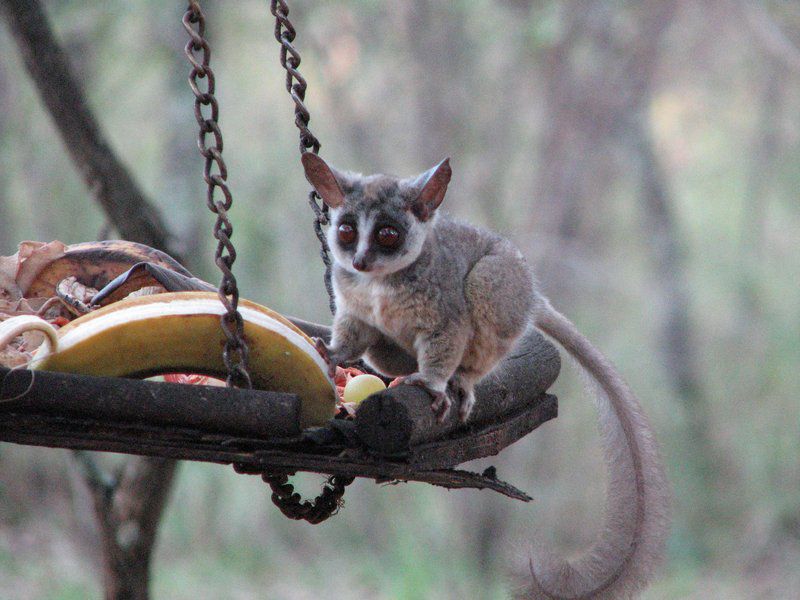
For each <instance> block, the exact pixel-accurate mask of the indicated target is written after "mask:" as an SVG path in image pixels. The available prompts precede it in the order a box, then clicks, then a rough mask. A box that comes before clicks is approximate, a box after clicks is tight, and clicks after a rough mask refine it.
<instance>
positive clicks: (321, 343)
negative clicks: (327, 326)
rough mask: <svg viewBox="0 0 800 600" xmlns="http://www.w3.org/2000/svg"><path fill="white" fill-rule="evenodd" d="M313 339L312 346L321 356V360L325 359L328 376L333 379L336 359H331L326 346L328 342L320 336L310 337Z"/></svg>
mask: <svg viewBox="0 0 800 600" xmlns="http://www.w3.org/2000/svg"><path fill="white" fill-rule="evenodd" d="M312 339H313V341H314V347H315V348H316V349H317V352H319V355H320V356H321V357H322V360H324V361H325V364H326V365H328V376H329V377H330V378H331V379H333V378H334V377H336V361H334V360H332V358H331V353H330V348H328V344H326V343H325V340H323V339H322V338H318V337H315V338H312Z"/></svg>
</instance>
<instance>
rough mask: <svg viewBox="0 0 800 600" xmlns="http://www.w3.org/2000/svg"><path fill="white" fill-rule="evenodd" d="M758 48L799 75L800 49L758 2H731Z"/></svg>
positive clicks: (742, 0) (737, 0)
mask: <svg viewBox="0 0 800 600" xmlns="http://www.w3.org/2000/svg"><path fill="white" fill-rule="evenodd" d="M731 2H732V4H733V7H734V10H735V11H736V12H738V13H739V14H740V15H741V17H742V20H743V21H744V24H745V25H746V26H747V27H748V29H749V30H750V33H751V35H752V36H753V38H754V39H755V41H756V42H757V43H758V44H759V46H760V47H761V48H762V49H763V50H764V51H765V52H767V53H768V54H770V55H772V57H773V58H775V59H776V60H779V61H780V62H782V63H783V64H784V65H785V66H786V67H787V68H789V69H791V70H793V71H795V72H797V73H800V48H798V47H797V46H796V45H795V44H794V42H793V41H792V40H791V39H790V38H789V36H787V35H786V33H784V31H783V29H781V27H780V25H779V24H778V23H777V22H775V20H774V19H773V18H772V16H771V15H770V14H769V11H768V10H767V8H766V7H765V6H764V5H763V4H762V3H760V2H750V1H747V0H731Z"/></svg>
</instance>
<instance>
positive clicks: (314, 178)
mask: <svg viewBox="0 0 800 600" xmlns="http://www.w3.org/2000/svg"><path fill="white" fill-rule="evenodd" d="M301 160H302V161H303V168H304V169H305V171H306V179H308V181H309V183H311V185H313V186H314V189H315V190H317V193H318V194H319V195H320V196H321V197H322V201H323V202H325V204H327V205H328V206H329V207H331V208H338V207H339V206H341V205H342V203H343V202H344V192H342V188H341V186H340V185H339V182H338V181H337V180H336V175H335V170H334V169H332V168H331V167H329V166H328V164H327V163H326V162H325V161H324V160H322V159H321V158H320V157H319V156H317V155H316V154H314V153H313V152H303V156H302V158H301Z"/></svg>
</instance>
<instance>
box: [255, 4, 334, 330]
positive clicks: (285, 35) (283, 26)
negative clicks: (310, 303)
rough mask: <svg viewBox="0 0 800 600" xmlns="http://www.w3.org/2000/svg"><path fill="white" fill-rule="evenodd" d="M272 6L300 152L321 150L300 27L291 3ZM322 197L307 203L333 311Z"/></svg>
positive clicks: (311, 197)
mask: <svg viewBox="0 0 800 600" xmlns="http://www.w3.org/2000/svg"><path fill="white" fill-rule="evenodd" d="M270 10H271V11H272V14H273V16H274V17H275V39H276V40H278V43H279V44H280V45H281V53H280V60H281V66H282V67H283V68H284V69H285V70H286V91H287V92H289V95H290V96H291V97H292V101H293V102H294V124H295V125H297V129H299V130H300V153H301V154H302V153H303V152H306V151H308V150H310V151H311V152H313V153H314V154H319V149H320V146H321V144H320V141H319V140H318V139H317V137H316V136H315V135H314V134H313V133H312V132H311V130H310V129H309V127H308V122H309V121H310V120H311V113H310V112H309V111H308V108H306V105H305V103H304V102H305V98H306V87H308V86H307V84H306V80H305V78H304V77H303V76H302V75H301V74H300V71H298V70H297V68H298V67H299V66H300V61H301V59H300V53H299V52H298V51H297V48H295V47H294V46H293V45H292V42H293V41H294V38H295V37H296V36H297V31H296V30H295V28H294V25H292V23H291V21H289V6H288V5H287V4H286V2H285V0H271V2H270ZM319 200H320V197H319V195H318V194H317V192H316V191H314V190H311V193H309V195H308V203H309V205H310V206H311V210H313V211H314V233H316V235H317V239H318V240H319V245H320V251H319V255H320V258H321V259H322V263H323V264H324V265H325V290H326V291H327V292H328V305H329V307H330V309H331V314H333V313H335V312H336V301H335V300H334V297H333V286H332V284H331V257H330V250H329V248H328V242H327V240H326V239H325V233H324V232H323V230H322V228H323V226H325V225H327V224H328V207H327V205H325V204H323V205H322V206H320V204H319Z"/></svg>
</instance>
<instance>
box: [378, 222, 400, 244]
mask: <svg viewBox="0 0 800 600" xmlns="http://www.w3.org/2000/svg"><path fill="white" fill-rule="evenodd" d="M375 241H376V242H378V245H380V246H383V247H384V248H394V247H395V246H397V244H398V243H400V232H399V231H397V229H395V228H394V227H389V226H386V227H381V228H380V229H378V231H377V233H375Z"/></svg>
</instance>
